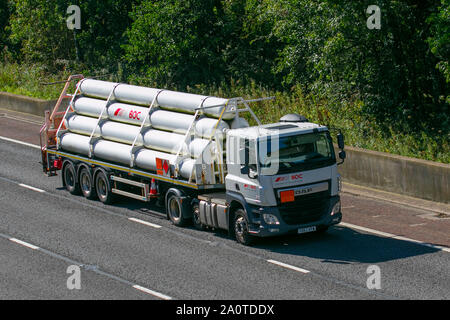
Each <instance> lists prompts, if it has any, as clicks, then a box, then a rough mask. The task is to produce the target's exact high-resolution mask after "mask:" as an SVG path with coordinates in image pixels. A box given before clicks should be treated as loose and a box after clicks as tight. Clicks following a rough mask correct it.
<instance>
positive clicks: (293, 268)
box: [267, 260, 310, 273]
mask: <svg viewBox="0 0 450 320" xmlns="http://www.w3.org/2000/svg"><path fill="white" fill-rule="evenodd" d="M267 262H269V263H272V264H275V265H277V266H280V267H283V268H286V269H291V270H294V271H298V272H301V273H309V272H310V271H309V270H306V269H302V268H299V267H296V266H291V265H290V264H287V263H283V262H280V261H276V260H267Z"/></svg>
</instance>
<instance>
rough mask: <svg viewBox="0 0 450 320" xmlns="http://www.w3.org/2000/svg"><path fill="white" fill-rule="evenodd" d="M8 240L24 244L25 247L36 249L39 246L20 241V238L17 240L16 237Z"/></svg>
mask: <svg viewBox="0 0 450 320" xmlns="http://www.w3.org/2000/svg"><path fill="white" fill-rule="evenodd" d="M9 241H12V242H15V243H17V244H20V245H21V246H24V247H27V248H30V249H33V250H38V249H39V247H37V246H35V245H32V244H31V243H28V242H25V241H22V240H19V239H16V238H10V239H9Z"/></svg>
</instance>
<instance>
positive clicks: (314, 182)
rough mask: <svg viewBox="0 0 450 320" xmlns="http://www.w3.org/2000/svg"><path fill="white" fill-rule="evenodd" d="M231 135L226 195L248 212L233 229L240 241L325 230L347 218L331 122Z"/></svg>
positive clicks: (230, 132) (245, 130)
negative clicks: (344, 212) (344, 214)
mask: <svg viewBox="0 0 450 320" xmlns="http://www.w3.org/2000/svg"><path fill="white" fill-rule="evenodd" d="M226 134H227V139H226V141H227V145H226V150H227V153H226V154H227V157H226V164H227V171H228V174H227V176H226V179H225V183H226V199H227V203H229V204H230V207H231V208H240V209H241V211H240V212H241V214H242V212H245V215H243V217H242V219H241V221H240V222H235V225H234V230H233V231H234V232H236V238H238V237H239V236H241V239H239V238H238V240H240V242H244V243H245V242H246V238H248V239H250V238H251V236H262V237H266V236H271V235H280V234H286V233H306V232H313V231H324V230H326V229H327V228H328V227H329V226H331V225H334V224H337V223H339V222H340V221H341V219H342V213H341V205H340V197H339V192H340V175H339V174H338V171H337V163H336V156H335V151H334V147H333V141H332V138H331V135H330V132H329V130H328V128H327V127H325V126H321V125H318V124H314V123H310V122H279V123H272V124H267V125H260V126H254V127H248V128H240V129H231V130H228V131H227V132H226ZM342 147H343V146H342ZM238 210H239V209H238ZM234 220H235V221H236V219H234Z"/></svg>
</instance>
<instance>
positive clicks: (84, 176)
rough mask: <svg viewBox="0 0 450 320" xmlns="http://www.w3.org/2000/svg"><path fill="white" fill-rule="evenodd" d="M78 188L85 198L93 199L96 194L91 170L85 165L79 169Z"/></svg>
mask: <svg viewBox="0 0 450 320" xmlns="http://www.w3.org/2000/svg"><path fill="white" fill-rule="evenodd" d="M80 189H81V193H82V194H83V196H84V197H85V198H86V199H94V198H95V196H96V195H97V192H96V190H95V186H94V183H93V179H92V174H91V171H90V170H89V169H88V168H86V167H82V168H81V170H80Z"/></svg>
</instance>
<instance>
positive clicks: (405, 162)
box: [339, 147, 450, 203]
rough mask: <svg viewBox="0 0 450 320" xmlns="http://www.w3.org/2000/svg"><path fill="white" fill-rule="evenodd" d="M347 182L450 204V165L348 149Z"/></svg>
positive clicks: (344, 173)
mask: <svg viewBox="0 0 450 320" xmlns="http://www.w3.org/2000/svg"><path fill="white" fill-rule="evenodd" d="M345 151H346V153H347V159H346V160H345V163H344V164H343V165H341V166H339V172H340V173H341V175H342V177H343V179H344V181H346V182H349V183H354V184H359V185H363V186H367V187H372V188H377V189H381V190H384V191H390V192H394V193H400V194H404V195H408V196H412V197H417V198H421V199H426V200H431V201H438V202H443V203H450V165H449V164H444V163H439V162H433V161H427V160H421V159H415V158H408V157H403V156H398V155H393V154H390V153H385V152H377V151H370V150H365V149H359V148H353V147H346V149H345Z"/></svg>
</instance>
